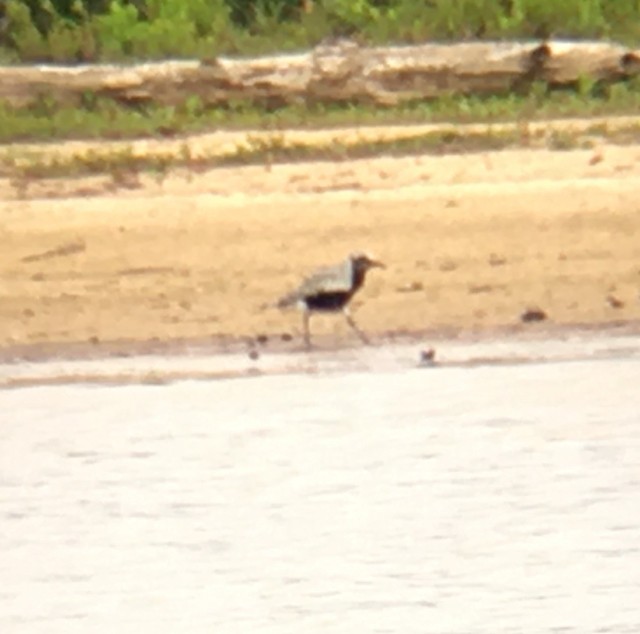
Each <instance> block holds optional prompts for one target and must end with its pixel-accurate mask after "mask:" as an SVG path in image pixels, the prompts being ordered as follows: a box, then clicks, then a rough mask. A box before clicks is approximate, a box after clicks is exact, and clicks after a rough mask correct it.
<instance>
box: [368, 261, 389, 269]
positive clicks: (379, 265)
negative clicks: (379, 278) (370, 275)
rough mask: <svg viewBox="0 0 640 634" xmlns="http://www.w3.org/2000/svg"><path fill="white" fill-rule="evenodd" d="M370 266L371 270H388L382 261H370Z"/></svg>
mask: <svg viewBox="0 0 640 634" xmlns="http://www.w3.org/2000/svg"><path fill="white" fill-rule="evenodd" d="M369 266H370V267H371V268H379V269H386V268H387V266H386V264H384V262H380V260H369Z"/></svg>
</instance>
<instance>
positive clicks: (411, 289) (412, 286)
mask: <svg viewBox="0 0 640 634" xmlns="http://www.w3.org/2000/svg"><path fill="white" fill-rule="evenodd" d="M422 290H424V286H423V285H422V282H411V283H409V284H403V285H402V286H399V287H398V288H397V289H396V291H397V292H398V293H417V292H418V291H422Z"/></svg>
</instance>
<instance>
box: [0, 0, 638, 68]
mask: <svg viewBox="0 0 640 634" xmlns="http://www.w3.org/2000/svg"><path fill="white" fill-rule="evenodd" d="M639 18H640V2H638V0H563V1H562V2H556V0H455V1H453V0H429V1H427V2H425V0H6V2H5V3H4V5H3V4H0V59H5V60H6V59H10V60H11V59H13V60H19V61H25V62H26V61H57V62H62V61H66V62H74V61H89V60H103V61H122V60H127V59H158V58H166V57H193V56H213V55H216V54H220V53H241V54H255V53H260V52H267V51H278V50H290V49H292V48H300V47H307V46H311V45H314V44H316V43H317V42H318V41H320V40H322V39H323V38H325V37H327V36H331V35H356V36H358V37H359V38H360V39H362V40H364V41H369V42H375V43H391V42H396V43H401V42H416V41H424V40H426V39H430V40H443V39H456V40H459V39H465V38H514V37H517V38H543V37H549V36H553V37H576V38H577V37H583V38H584V37H589V38H594V37H608V38H613V39H617V40H621V41H623V42H636V41H637V39H638V37H640V19H639Z"/></svg>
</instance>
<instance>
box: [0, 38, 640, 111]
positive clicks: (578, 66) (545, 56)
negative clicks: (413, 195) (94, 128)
mask: <svg viewBox="0 0 640 634" xmlns="http://www.w3.org/2000/svg"><path fill="white" fill-rule="evenodd" d="M639 72H640V51H634V50H630V49H627V48H625V47H623V46H620V45H617V44H609V43H602V42H563V41H548V42H543V43H540V42H525V43H522V42H520V43H503V42H472V43H460V44H423V45H417V46H402V47H377V48H366V47H361V46H359V45H358V44H356V43H354V42H351V41H349V40H342V41H337V42H335V43H331V44H322V45H320V46H318V47H316V48H315V49H313V50H312V51H308V52H303V53H299V54H287V55H275V56H269V57H259V58H250V59H249V58H248V59H232V58H226V57H219V58H215V59H212V60H196V61H165V62H154V63H145V64H136V65H129V66H122V65H106V64H104V65H87V66H66V67H65V66H28V67H27V66H5V67H0V101H3V102H5V103H8V104H10V105H12V106H18V107H20V106H28V105H31V104H34V103H37V102H38V101H39V100H42V99H43V98H46V99H48V100H53V101H54V102H55V103H62V104H68V105H77V104H82V103H86V102H87V100H88V99H95V98H96V97H107V98H111V99H115V100H117V101H120V102H124V103H131V104H135V103H140V102H142V103H145V102H146V103H158V104H165V105H177V104H180V103H184V102H185V101H186V100H187V99H189V98H190V97H194V96H196V97H198V98H199V99H200V101H201V102H202V103H203V104H225V103H229V102H232V101H233V102H237V101H238V100H241V101H248V102H259V103H265V102H266V103H272V104H284V103H296V102H303V103H313V102H346V101H348V102H361V103H362V102H364V103H375V104H381V105H393V104H397V103H401V102H405V101H416V100H424V99H432V98H435V97H439V96H442V95H451V94H499V93H505V92H509V91H514V90H523V89H526V87H527V86H528V85H529V84H530V83H531V82H533V81H543V82H547V83H548V84H550V85H551V86H569V85H572V84H574V83H576V82H577V81H579V80H581V79H583V78H589V79H591V80H593V81H598V82H607V83H612V82H617V81H624V80H626V79H628V78H630V77H633V76H635V75H637V74H638V73H639Z"/></svg>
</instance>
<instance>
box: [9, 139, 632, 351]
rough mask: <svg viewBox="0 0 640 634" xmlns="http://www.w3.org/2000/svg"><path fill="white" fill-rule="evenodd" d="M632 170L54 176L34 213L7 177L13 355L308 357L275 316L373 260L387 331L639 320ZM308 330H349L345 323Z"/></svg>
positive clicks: (559, 156) (605, 156)
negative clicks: (241, 350) (143, 345)
mask: <svg viewBox="0 0 640 634" xmlns="http://www.w3.org/2000/svg"><path fill="white" fill-rule="evenodd" d="M596 154H597V156H598V160H597V161H594V160H593V158H594V156H595V155H596ZM638 159H640V150H638V148H636V147H633V146H630V147H613V146H605V145H603V146H600V147H598V148H597V150H593V149H588V150H574V151H566V152H561V151H549V150H514V151H502V152H487V153H477V154H469V155H464V156H443V157H412V158H402V159H391V158H379V159H370V160H361V161H350V162H334V163H312V164H296V165H274V166H267V167H255V166H254V167H243V168H234V169H217V170H211V171H208V172H205V173H201V174H187V173H175V174H173V175H171V176H170V177H168V178H166V179H165V180H164V181H163V182H161V183H160V182H157V181H154V180H153V179H148V180H145V179H143V180H142V181H141V183H140V187H138V188H136V189H134V190H132V189H122V190H118V191H114V192H113V193H111V194H109V195H94V196H91V195H88V196H76V195H75V194H76V193H77V191H78V186H79V181H78V180H77V179H76V180H68V181H64V180H61V181H56V182H55V194H56V195H55V197H52V198H42V199H30V200H11V197H12V196H13V193H12V187H11V185H10V184H9V183H6V182H5V183H4V184H2V185H0V195H2V199H3V202H0V240H1V242H2V245H3V248H2V250H0V302H1V306H2V308H1V310H0V347H2V348H4V349H5V350H6V349H9V348H14V349H17V348H20V349H23V350H26V349H29V348H32V349H33V348H34V347H36V348H38V347H40V348H42V347H46V346H57V345H58V344H72V343H74V344H78V343H82V342H85V343H86V344H87V345H88V346H89V347H92V348H94V349H100V347H101V346H105V347H107V346H109V345H114V342H131V344H132V345H134V344H135V343H136V342H138V343H139V342H152V343H153V342H156V343H158V342H167V341H191V340H197V341H213V342H219V343H220V342H229V341H242V340H245V339H248V338H251V339H253V340H255V339H256V338H258V337H260V341H261V342H262V343H260V344H256V345H270V343H271V342H274V341H282V339H283V338H284V339H286V340H287V341H286V343H288V344H289V345H296V344H297V342H298V339H297V338H298V337H299V333H300V329H301V323H300V317H299V315H298V314H297V313H295V311H294V312H286V313H283V312H280V311H278V310H275V309H264V308H263V306H264V305H265V304H269V303H273V302H274V301H275V300H277V299H278V297H280V296H281V295H283V294H285V293H286V292H287V291H289V290H291V289H292V288H293V287H295V286H296V284H297V283H298V282H299V281H300V279H301V277H302V276H304V275H305V274H307V273H309V272H310V271H312V270H313V269H314V268H315V267H317V266H319V265H323V264H327V263H332V262H334V261H339V260H340V259H342V258H343V257H345V256H346V254H348V253H349V252H351V251H354V250H362V249H364V250H368V251H371V252H373V253H374V254H375V255H376V256H377V257H378V258H380V259H382V260H383V261H385V262H386V263H387V265H388V268H387V269H386V270H385V271H378V270H376V271H373V272H372V274H371V276H370V278H369V280H368V283H367V285H366V287H365V288H364V289H363V291H362V292H361V293H360V294H359V295H357V296H356V298H355V301H354V309H355V312H356V315H357V319H358V323H359V324H360V326H361V327H362V328H363V329H364V330H366V331H367V332H368V333H370V334H371V335H372V336H374V337H375V336H382V335H383V334H385V335H389V334H391V335H393V334H401V333H411V332H422V331H427V330H428V331H437V330H438V329H450V330H453V331H470V330H473V331H478V330H479V331H482V330H487V329H491V328H495V327H499V326H506V327H510V326H513V327H516V328H519V329H535V328H539V327H541V325H539V324H537V323H536V322H529V323H523V322H522V321H521V316H522V315H523V314H525V313H526V312H527V311H541V312H542V313H544V315H545V317H546V319H545V320H544V324H545V327H548V326H549V324H557V325H562V324H569V323H583V324H602V325H605V324H612V323H626V324H629V323H635V322H638V321H640V301H639V292H640V241H638V238H637V236H638V235H640V208H639V206H638V203H637V192H638V190H639V187H640V163H639V162H638ZM80 184H82V183H80ZM85 185H86V186H87V187H89V185H88V184H86V183H85ZM42 186H44V185H42ZM47 187H51V183H49V184H47ZM72 246H73V248H71V247H72ZM312 331H313V332H314V333H315V334H316V336H317V337H318V338H319V340H322V339H323V338H324V340H325V341H327V340H328V339H330V340H332V341H333V342H337V343H338V344H340V343H346V342H349V343H350V342H351V341H352V336H353V335H352V333H351V332H349V330H348V328H347V327H346V324H345V323H344V320H342V319H341V318H336V317H318V318H314V319H313V320H312ZM292 337H293V339H292ZM265 338H266V339H265Z"/></svg>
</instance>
